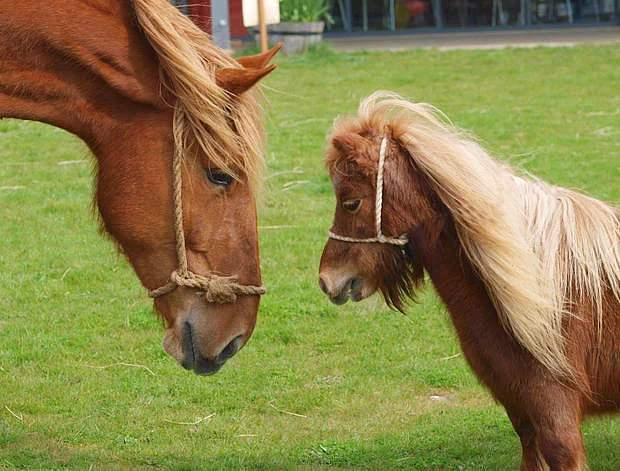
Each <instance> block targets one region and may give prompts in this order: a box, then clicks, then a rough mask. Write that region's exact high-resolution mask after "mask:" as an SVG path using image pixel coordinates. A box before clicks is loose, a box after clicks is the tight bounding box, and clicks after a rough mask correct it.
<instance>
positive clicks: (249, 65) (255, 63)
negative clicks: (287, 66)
mask: <svg viewBox="0 0 620 471" xmlns="http://www.w3.org/2000/svg"><path fill="white" fill-rule="evenodd" d="M280 49H282V43H278V44H276V45H275V46H273V47H272V48H271V49H269V50H268V51H266V52H263V53H261V54H256V55H254V56H243V57H239V58H238V59H237V62H239V64H240V65H241V66H242V67H245V68H246V69H262V68H263V67H265V66H266V65H267V64H269V62H270V61H271V59H273V57H274V56H275V55H276V54H277V53H278V51H280Z"/></svg>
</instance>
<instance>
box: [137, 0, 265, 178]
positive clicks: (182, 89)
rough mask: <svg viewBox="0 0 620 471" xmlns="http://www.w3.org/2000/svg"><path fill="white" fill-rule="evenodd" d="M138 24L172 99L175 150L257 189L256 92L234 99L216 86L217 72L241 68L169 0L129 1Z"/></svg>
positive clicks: (260, 151)
mask: <svg viewBox="0 0 620 471" xmlns="http://www.w3.org/2000/svg"><path fill="white" fill-rule="evenodd" d="M133 6H134V10H135V14H136V18H137V21H138V23H139V25H140V27H141V28H142V30H143V32H144V34H145V36H146V38H147V39H148V41H149V42H150V44H151V46H152V47H153V49H154V50H155V52H156V53H157V55H158V56H159V61H160V69H161V75H162V83H163V84H164V86H165V87H167V88H168V89H169V91H170V92H171V94H172V95H173V97H174V99H175V103H174V107H175V108H174V123H173V127H174V139H175V144H176V147H177V151H178V152H183V153H184V154H194V155H195V154H196V153H203V154H204V155H205V157H206V158H207V159H208V160H209V162H210V164H211V165H213V166H214V167H218V168H221V169H224V170H226V171H228V172H230V173H231V174H232V175H234V176H235V177H236V178H238V179H240V178H243V177H245V178H247V181H248V183H249V184H250V186H251V187H252V188H253V189H257V188H258V187H259V186H260V180H261V178H260V177H261V174H262V170H263V165H264V163H263V145H264V132H263V127H262V124H261V123H262V120H261V108H260V106H259V103H258V96H257V95H258V92H257V91H255V90H254V89H252V90H249V91H247V92H246V93H243V94H242V95H241V96H233V95H232V94H230V93H228V92H227V91H226V90H225V89H223V88H222V87H220V86H219V85H218V84H217V81H216V76H215V72H216V70H217V69H219V68H224V67H226V68H238V67H241V66H240V65H239V63H238V62H236V61H235V60H234V59H233V58H232V57H231V56H230V55H229V54H228V53H226V52H225V51H223V50H222V49H220V48H218V47H217V46H215V45H214V44H213V42H212V41H211V39H210V37H209V36H208V35H207V34H206V33H205V32H203V31H202V30H200V29H199V28H198V27H197V26H196V25H195V24H194V23H193V22H192V21H191V20H190V19H189V18H187V17H186V16H184V15H183V14H182V13H181V12H179V11H178V9H177V8H175V7H174V6H173V5H172V4H171V2H170V1H169V0H133Z"/></svg>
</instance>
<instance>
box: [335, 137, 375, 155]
mask: <svg viewBox="0 0 620 471" xmlns="http://www.w3.org/2000/svg"><path fill="white" fill-rule="evenodd" d="M332 145H333V146H334V147H335V149H336V150H337V151H338V152H340V153H341V154H342V155H347V156H348V155H355V154H359V153H361V152H363V151H364V150H365V149H366V147H367V146H368V140H367V139H366V138H365V137H362V136H360V135H359V134H356V133H354V132H345V133H342V134H338V135H337V136H334V137H333V139H332Z"/></svg>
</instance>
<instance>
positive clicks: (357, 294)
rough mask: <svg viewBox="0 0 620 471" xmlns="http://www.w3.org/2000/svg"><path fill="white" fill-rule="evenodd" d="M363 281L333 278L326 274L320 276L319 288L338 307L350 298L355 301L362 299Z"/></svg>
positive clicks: (350, 278)
mask: <svg viewBox="0 0 620 471" xmlns="http://www.w3.org/2000/svg"><path fill="white" fill-rule="evenodd" d="M362 285H363V283H362V280H361V279H360V278H357V277H342V278H337V277H331V276H328V275H327V274H326V273H321V274H320V275H319V286H320V288H321V290H322V291H323V292H324V293H325V294H326V295H327V297H329V300H330V301H331V302H332V303H334V304H337V305H340V304H344V303H346V302H347V301H348V300H349V298H351V299H352V300H353V301H361V299H362Z"/></svg>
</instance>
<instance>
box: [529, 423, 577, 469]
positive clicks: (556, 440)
mask: <svg viewBox="0 0 620 471" xmlns="http://www.w3.org/2000/svg"><path fill="white" fill-rule="evenodd" d="M536 438H537V442H538V447H539V449H540V451H541V453H542V455H543V456H544V458H545V461H546V462H547V464H548V465H549V468H550V469H551V471H585V470H587V469H588V465H587V463H586V454H585V450H584V446H583V437H582V435H581V430H580V424H579V422H578V421H574V422H571V423H562V421H556V420H552V421H551V423H546V424H544V425H542V426H541V427H540V428H539V429H538V431H537V434H536Z"/></svg>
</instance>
